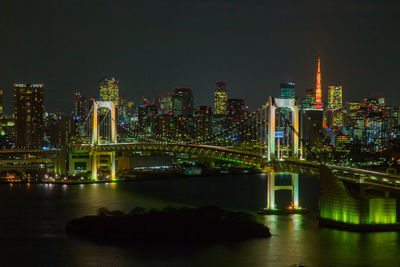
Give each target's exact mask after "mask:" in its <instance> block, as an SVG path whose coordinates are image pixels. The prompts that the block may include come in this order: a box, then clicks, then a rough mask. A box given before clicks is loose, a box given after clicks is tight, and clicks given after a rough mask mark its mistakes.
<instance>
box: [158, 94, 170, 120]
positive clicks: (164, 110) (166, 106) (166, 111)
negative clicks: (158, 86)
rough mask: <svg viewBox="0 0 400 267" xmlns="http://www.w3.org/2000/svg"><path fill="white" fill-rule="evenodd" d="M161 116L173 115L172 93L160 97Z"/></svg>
mask: <svg viewBox="0 0 400 267" xmlns="http://www.w3.org/2000/svg"><path fill="white" fill-rule="evenodd" d="M159 102H160V114H162V115H171V114H172V95H171V93H166V94H164V95H162V96H160V100H159Z"/></svg>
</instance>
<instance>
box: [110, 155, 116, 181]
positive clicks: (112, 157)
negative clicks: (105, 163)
mask: <svg viewBox="0 0 400 267" xmlns="http://www.w3.org/2000/svg"><path fill="white" fill-rule="evenodd" d="M110 161H111V162H110V163H111V168H110V172H111V173H110V177H111V180H115V151H113V152H111V155H110Z"/></svg>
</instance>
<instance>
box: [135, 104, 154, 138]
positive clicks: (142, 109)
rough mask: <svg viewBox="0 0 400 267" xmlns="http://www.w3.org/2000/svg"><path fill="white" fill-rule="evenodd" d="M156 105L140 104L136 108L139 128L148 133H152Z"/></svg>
mask: <svg viewBox="0 0 400 267" xmlns="http://www.w3.org/2000/svg"><path fill="white" fill-rule="evenodd" d="M157 111H158V107H157V105H140V106H139V108H138V121H139V129H140V131H141V132H142V133H144V134H146V135H148V134H150V133H152V128H153V127H152V126H153V122H154V118H155V117H156V115H157Z"/></svg>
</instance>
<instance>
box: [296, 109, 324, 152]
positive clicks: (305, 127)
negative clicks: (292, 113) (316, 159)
mask: <svg viewBox="0 0 400 267" xmlns="http://www.w3.org/2000/svg"><path fill="white" fill-rule="evenodd" d="M323 120H324V116H323V110H322V109H315V108H314V109H306V110H303V111H302V112H301V135H302V139H303V140H304V141H306V142H307V143H308V144H309V145H310V146H312V147H321V146H322V144H323Z"/></svg>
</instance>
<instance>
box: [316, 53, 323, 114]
mask: <svg viewBox="0 0 400 267" xmlns="http://www.w3.org/2000/svg"><path fill="white" fill-rule="evenodd" d="M315 108H323V104H322V90H321V60H320V57H319V54H318V69H317V83H316V86H315Z"/></svg>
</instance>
